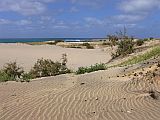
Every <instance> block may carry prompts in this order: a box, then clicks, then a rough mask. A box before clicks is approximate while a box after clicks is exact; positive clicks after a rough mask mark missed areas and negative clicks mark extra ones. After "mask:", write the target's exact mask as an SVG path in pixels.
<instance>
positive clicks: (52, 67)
mask: <svg viewBox="0 0 160 120" xmlns="http://www.w3.org/2000/svg"><path fill="white" fill-rule="evenodd" d="M66 64H67V55H66V54H63V55H62V59H61V62H58V61H57V62H54V61H52V60H50V59H43V58H42V59H38V60H37V62H36V63H35V64H34V66H33V68H32V69H31V70H30V71H29V72H28V73H25V72H24V70H23V68H22V67H19V66H18V65H17V63H16V62H11V63H7V64H6V65H5V66H4V68H3V69H2V70H1V71H0V82H5V81H21V82H25V81H26V82H29V81H30V79H34V78H38V77H47V76H55V75H60V74H66V73H70V72H71V70H69V69H68V68H67V66H66Z"/></svg>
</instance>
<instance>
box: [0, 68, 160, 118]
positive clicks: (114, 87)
mask: <svg viewBox="0 0 160 120" xmlns="http://www.w3.org/2000/svg"><path fill="white" fill-rule="evenodd" d="M123 70H124V69H123V68H112V69H109V70H106V71H99V72H95V73H90V74H85V75H78V76H75V75H72V74H70V75H60V76H56V77H49V78H42V79H37V80H34V81H31V82H30V83H17V82H7V83H1V84H0V120H159V118H160V114H159V113H160V109H159V108H160V100H154V99H153V98H151V97H150V95H149V93H148V92H147V86H148V84H146V83H145V82H143V81H142V80H140V81H139V82H137V83H136V84H135V83H134V81H132V80H130V78H128V77H121V75H122V71H123ZM117 75H120V77H116V76H117ZM159 87H160V86H157V85H155V88H156V89H157V90H159Z"/></svg>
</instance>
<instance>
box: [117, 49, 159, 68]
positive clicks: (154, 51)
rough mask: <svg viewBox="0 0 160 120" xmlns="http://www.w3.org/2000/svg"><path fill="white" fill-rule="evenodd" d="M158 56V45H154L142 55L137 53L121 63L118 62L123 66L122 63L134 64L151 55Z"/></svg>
mask: <svg viewBox="0 0 160 120" xmlns="http://www.w3.org/2000/svg"><path fill="white" fill-rule="evenodd" d="M157 56H160V46H158V47H154V48H152V50H151V51H149V52H146V53H144V54H143V55H138V56H135V57H133V58H131V59H129V60H127V61H125V62H123V63H121V64H119V65H120V66H124V65H132V64H136V63H140V62H142V61H145V60H148V59H150V58H152V57H157Z"/></svg>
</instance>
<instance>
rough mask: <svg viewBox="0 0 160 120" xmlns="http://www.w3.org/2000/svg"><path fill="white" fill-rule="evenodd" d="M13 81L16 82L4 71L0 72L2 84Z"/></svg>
mask: <svg viewBox="0 0 160 120" xmlns="http://www.w3.org/2000/svg"><path fill="white" fill-rule="evenodd" d="M11 80H14V78H13V77H11V76H9V75H8V74H6V73H5V72H4V71H2V70H1V71H0V82H7V81H11Z"/></svg>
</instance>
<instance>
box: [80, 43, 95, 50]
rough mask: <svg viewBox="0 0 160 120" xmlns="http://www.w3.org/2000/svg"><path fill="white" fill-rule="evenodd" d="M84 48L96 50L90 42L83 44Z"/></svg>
mask: <svg viewBox="0 0 160 120" xmlns="http://www.w3.org/2000/svg"><path fill="white" fill-rule="evenodd" d="M82 45H83V46H86V48H87V49H94V47H93V46H92V45H90V44H89V43H88V42H87V43H83V44H82Z"/></svg>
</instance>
